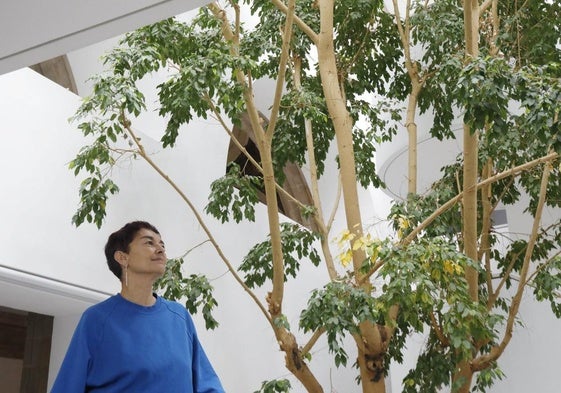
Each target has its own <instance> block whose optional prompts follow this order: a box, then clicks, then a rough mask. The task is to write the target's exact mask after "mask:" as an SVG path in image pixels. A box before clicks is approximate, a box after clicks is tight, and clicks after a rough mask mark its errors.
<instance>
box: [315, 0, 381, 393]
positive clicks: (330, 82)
mask: <svg viewBox="0 0 561 393" xmlns="http://www.w3.org/2000/svg"><path fill="white" fill-rule="evenodd" d="M318 3H319V10H320V33H319V35H318V45H317V51H318V64H319V70H320V76H321V81H322V86H323V92H324V95H325V100H326V104H327V108H328V111H329V114H330V116H331V120H332V121H333V127H334V128H335V138H336V141H337V147H338V152H339V165H340V171H341V184H342V189H343V202H344V206H345V215H346V218H347V227H348V229H349V231H350V232H351V233H353V234H354V235H355V238H361V237H362V236H363V231H362V218H361V215H360V207H359V200H358V191H357V180H356V169H355V159H354V148H353V138H352V127H353V123H352V120H351V117H350V116H349V113H348V111H347V106H346V103H345V97H344V95H343V92H342V89H341V86H340V85H339V79H338V72H337V71H338V70H337V63H336V59H335V51H334V46H333V7H334V2H333V0H319V2H318ZM365 259H366V254H365V252H364V251H363V250H361V249H358V250H354V251H353V267H354V271H355V277H356V279H357V281H360V275H361V273H360V266H361V265H362V263H363V262H364V260H365ZM363 289H364V290H365V291H370V289H371V288H370V284H369V283H368V282H366V283H365V284H364V285H363ZM360 333H361V337H360V338H358V339H357V346H358V349H359V351H358V353H359V355H358V356H359V359H358V364H359V368H360V374H361V378H362V380H361V382H362V391H363V393H385V381H384V377H383V374H382V375H380V374H379V372H378V371H377V369H378V368H377V367H376V366H373V361H374V359H378V358H379V357H380V356H381V355H380V352H379V351H376V349H377V348H382V347H383V343H382V342H381V340H380V334H379V332H378V327H377V326H376V325H373V324H371V323H363V324H361V326H360ZM360 341H362V343H361V342H360ZM382 358H383V356H382Z"/></svg>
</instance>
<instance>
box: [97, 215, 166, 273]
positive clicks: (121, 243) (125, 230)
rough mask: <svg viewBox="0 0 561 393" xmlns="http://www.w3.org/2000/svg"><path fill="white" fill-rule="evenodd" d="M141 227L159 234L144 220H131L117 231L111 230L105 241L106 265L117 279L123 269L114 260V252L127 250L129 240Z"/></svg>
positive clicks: (130, 240)
mask: <svg viewBox="0 0 561 393" xmlns="http://www.w3.org/2000/svg"><path fill="white" fill-rule="evenodd" d="M141 229H149V230H151V231H152V232H155V233H157V234H158V235H159V234H160V232H158V230H157V229H156V227H155V226H154V225H152V224H150V223H148V222H146V221H132V222H129V223H128V224H125V226H123V227H122V228H121V229H119V230H118V231H116V232H113V233H112V234H111V235H109V238H108V239H107V243H106V244H105V258H107V266H109V270H111V271H112V272H113V274H114V275H115V276H117V278H118V279H119V280H120V279H121V275H122V273H123V269H122V268H121V265H120V264H119V262H117V261H116V260H115V252H116V251H123V252H129V246H130V244H131V242H132V241H133V239H134V237H135V236H136V234H137V232H138V231H140V230H141Z"/></svg>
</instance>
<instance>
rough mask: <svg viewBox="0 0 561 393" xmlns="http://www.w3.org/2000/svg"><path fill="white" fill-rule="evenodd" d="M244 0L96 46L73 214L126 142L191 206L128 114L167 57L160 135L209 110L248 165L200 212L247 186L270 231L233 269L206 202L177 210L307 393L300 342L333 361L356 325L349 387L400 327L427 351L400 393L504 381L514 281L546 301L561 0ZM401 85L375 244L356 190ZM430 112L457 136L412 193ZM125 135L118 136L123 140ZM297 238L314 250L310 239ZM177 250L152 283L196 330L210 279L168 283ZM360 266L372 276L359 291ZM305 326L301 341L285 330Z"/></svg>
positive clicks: (380, 372)
mask: <svg viewBox="0 0 561 393" xmlns="http://www.w3.org/2000/svg"><path fill="white" fill-rule="evenodd" d="M247 4H248V6H249V8H250V9H251V11H252V12H253V13H254V15H256V17H257V18H258V19H259V23H258V24H257V25H256V26H255V27H254V28H247V29H246V27H245V26H244V25H243V24H242V23H241V17H240V6H241V5H242V2H238V1H230V2H229V3H228V8H227V9H223V8H221V6H220V5H219V4H218V3H212V4H210V5H209V6H207V7H206V8H202V9H201V10H200V13H199V15H198V16H197V17H196V18H195V19H194V20H193V21H192V22H191V23H189V24H185V23H180V22H178V21H177V20H174V19H170V20H165V21H162V22H160V23H157V24H154V25H151V26H146V27H144V28H142V29H139V30H138V31H135V32H132V33H130V34H127V35H126V37H125V38H124V39H123V42H122V46H120V47H119V48H116V49H115V50H113V51H112V52H110V53H109V54H108V55H107V57H106V58H105V63H106V65H107V66H108V68H109V72H108V73H106V74H102V75H99V76H97V78H96V80H95V85H94V93H93V95H92V96H91V97H89V98H87V99H85V100H84V102H83V104H82V106H81V108H80V109H79V111H78V112H77V114H76V116H75V121H78V122H79V128H80V129H81V130H82V131H83V133H84V134H85V135H91V136H93V142H92V143H91V144H89V145H87V146H85V147H84V148H83V149H82V151H81V152H80V153H79V154H78V155H77V157H76V159H74V160H73V161H72V163H71V165H70V166H71V168H72V169H73V170H74V171H75V173H76V174H79V173H80V172H82V171H86V173H87V174H88V175H87V177H86V179H85V180H84V182H83V184H82V187H81V190H80V195H81V206H80V207H79V209H78V211H77V213H76V215H75V216H74V218H73V221H74V222H75V223H76V224H77V225H80V224H82V223H83V222H84V221H89V222H95V224H97V225H98V226H99V225H101V223H102V221H103V218H104V215H105V205H106V202H107V198H108V196H109V194H112V193H115V192H117V191H118V187H117V185H116V184H114V183H113V182H112V180H111V179H110V177H109V176H108V174H109V173H110V172H109V171H107V170H106V169H107V168H108V167H111V166H112V165H114V164H115V162H116V160H117V159H119V158H120V157H122V156H123V155H131V154H132V155H135V156H137V157H140V158H142V159H144V160H146V161H147V162H148V163H149V164H150V165H152V167H153V168H154V169H155V170H156V171H158V172H159V173H160V174H161V175H162V176H163V177H164V178H165V179H166V180H168V181H169V183H170V185H171V186H172V187H173V188H174V189H175V190H176V191H177V192H178V193H179V194H180V195H181V196H182V197H183V199H184V200H185V202H186V203H187V204H189V205H190V207H191V208H193V209H194V207H193V206H192V204H191V203H190V201H189V199H188V198H187V197H186V196H185V194H184V193H183V192H182V191H181V190H180V189H179V188H178V187H177V186H176V185H175V183H173V181H172V180H171V179H169V178H168V177H167V176H166V174H165V173H163V172H162V171H161V169H160V168H159V167H158V166H157V164H156V163H155V162H154V161H153V160H152V158H151V157H150V156H149V155H148V154H146V152H145V150H144V148H143V146H142V143H141V141H140V140H139V138H138V137H137V135H136V134H135V132H134V129H133V127H132V122H133V121H134V117H135V116H138V115H139V114H140V113H141V111H142V110H144V109H145V108H146V106H145V103H144V97H143V95H142V93H141V92H140V91H139V89H138V87H137V82H138V81H139V80H140V79H142V78H144V77H146V76H149V75H150V73H152V72H154V71H156V70H159V69H161V68H163V67H169V68H171V69H173V70H174V72H171V73H170V76H169V79H168V80H167V81H165V82H163V83H162V84H161V85H159V86H158V91H159V102H160V115H162V116H166V117H167V118H168V119H169V121H168V123H167V128H166V130H165V134H164V136H163V138H162V144H163V146H164V147H170V148H172V147H173V146H174V144H175V143H176V138H177V137H178V134H179V132H180V127H181V125H183V124H185V123H189V121H191V120H192V119H193V117H194V116H199V117H203V118H206V117H207V116H209V115H212V116H214V117H215V118H216V119H218V121H219V122H220V123H221V124H223V125H224V128H225V129H226V131H227V132H228V133H229V134H230V136H231V137H232V138H233V142H234V143H236V144H237V146H238V148H239V150H240V151H242V152H243V153H244V154H246V155H247V160H248V161H249V162H251V163H252V165H253V167H254V168H256V169H257V170H258V172H259V174H258V175H257V176H256V175H253V174H249V173H246V172H244V171H243V169H242V168H240V167H239V166H237V165H236V164H235V163H232V164H231V165H230V166H229V170H228V173H226V175H225V176H224V177H222V178H220V179H217V180H216V181H215V182H214V183H213V187H212V190H211V195H210V197H209V204H208V205H207V207H206V213H207V214H209V215H212V216H214V217H216V218H218V219H220V220H222V221H223V222H224V221H227V220H234V221H236V222H239V221H241V220H250V221H251V220H253V219H254V209H253V206H254V205H255V203H258V201H259V197H258V193H259V192H262V193H264V195H265V202H266V206H267V212H268V222H269V236H268V239H267V240H265V241H264V242H263V243H260V244H257V245H256V246H255V247H253V248H252V249H251V250H250V252H249V254H248V255H247V256H246V258H245V259H244V261H243V262H242V263H241V264H238V265H237V266H236V264H235V263H232V262H231V261H230V260H229V259H228V257H227V256H226V255H224V253H223V252H222V250H221V249H220V245H219V244H218V243H217V242H216V241H215V239H214V237H213V236H212V233H210V231H209V229H208V227H207V226H206V225H205V218H204V215H202V214H200V213H199V212H196V210H194V211H195V214H196V216H197V218H198V220H199V221H200V224H201V226H202V228H203V230H204V231H206V232H207V235H208V237H209V240H210V241H211V243H212V244H213V245H214V247H215V249H216V251H217V252H218V254H219V255H220V257H221V258H222V260H223V261H224V263H225V264H226V265H227V266H228V269H229V271H230V273H231V274H232V275H233V276H234V277H235V279H236V280H237V281H238V282H239V284H240V286H241V287H242V288H243V289H244V290H245V291H246V292H247V293H248V294H249V295H250V296H251V297H252V298H253V300H254V301H255V303H256V305H257V306H258V307H259V308H260V310H261V311H262V314H263V316H264V318H266V319H267V321H268V322H269V324H270V326H271V329H272V332H273V333H274V335H275V337H276V339H277V341H278V342H279V344H280V347H281V349H282V351H283V352H284V353H285V361H286V367H287V368H288V370H290V372H291V373H292V374H293V375H294V376H295V377H296V378H297V379H298V380H299V382H300V383H301V384H302V385H303V386H304V387H305V389H306V390H307V391H308V392H323V387H322V384H321V381H319V380H317V378H316V377H315V376H314V374H313V373H312V371H311V370H310V369H309V367H308V363H309V362H310V361H313V359H310V349H311V348H312V347H313V345H314V343H315V342H316V340H317V339H318V337H320V336H322V335H325V336H326V339H327V342H328V344H329V349H330V351H331V353H332V354H333V356H334V359H335V363H336V364H337V365H346V363H347V361H348V354H347V351H346V349H345V348H344V346H343V345H342V338H343V337H344V336H346V335H349V336H351V337H352V338H353V339H354V342H355V344H356V349H357V352H358V358H357V362H356V364H357V367H358V370H359V376H360V384H361V386H362V391H363V392H365V393H367V392H368V393H370V392H385V380H384V375H385V373H386V372H387V368H388V364H389V361H390V360H392V359H393V360H397V361H400V360H401V359H402V355H403V351H404V345H405V342H406V339H407V336H408V335H409V334H410V333H412V332H425V334H426V335H427V344H426V348H425V350H424V352H423V354H422V355H421V356H419V359H418V361H417V364H416V367H415V368H414V369H412V370H411V372H410V373H409V375H408V376H407V377H406V379H405V380H404V391H406V392H414V391H419V390H421V391H423V392H436V391H438V390H439V389H441V388H442V387H444V386H448V385H451V386H452V390H453V391H458V392H467V391H470V390H471V389H472V388H473V389H478V390H481V391H484V390H485V389H486V388H487V387H489V386H490V385H491V384H492V383H493V382H494V381H495V379H496V378H497V377H499V378H500V377H501V376H502V373H501V371H500V368H499V366H498V360H499V358H500V356H501V354H502V353H503V352H504V350H505V348H506V346H507V345H508V343H509V342H510V339H511V337H512V332H513V327H514V324H515V322H516V317H517V314H518V310H519V306H520V302H521V299H522V294H523V293H524V291H525V290H526V289H528V288H531V290H532V291H533V293H534V295H535V297H536V299H538V300H547V301H550V302H551V306H552V310H553V312H554V313H555V314H556V315H557V316H560V315H561V306H560V305H559V302H558V299H559V298H558V297H557V296H556V291H557V290H558V289H559V288H560V286H561V275H560V273H559V268H560V267H561V258H560V257H559V254H558V247H557V245H558V244H559V240H561V231H560V225H559V224H560V222H559V221H556V222H555V223H553V224H552V225H550V226H547V227H545V226H542V225H541V214H542V211H543V209H544V206H546V205H547V206H552V207H559V203H560V201H561V198H560V194H559V193H560V192H561V191H560V190H561V188H560V187H559V185H560V184H559V183H560V181H561V177H560V173H559V172H560V170H559V166H558V164H557V162H558V153H559V148H560V142H561V137H560V135H559V131H560V123H559V119H558V116H559V110H560V108H561V100H560V97H561V83H560V79H559V77H560V65H559V64H560V63H559V60H560V59H559V57H560V51H559V49H558V45H559V42H560V26H559V25H560V23H561V17H560V16H561V15H560V14H561V7H560V5H559V4H556V3H548V2H544V3H539V4H538V2H525V3H523V4H520V5H518V4H517V3H515V4H514V5H513V4H510V3H509V4H499V2H498V1H496V0H486V1H485V2H483V3H482V4H480V3H479V2H478V1H477V0H470V1H465V2H464V4H463V5H462V2H459V1H456V0H438V1H434V2H432V3H422V2H419V3H410V2H409V1H407V2H406V3H405V4H402V3H398V2H397V1H394V3H393V4H394V10H393V12H388V11H387V10H385V9H384V4H383V2H382V1H365V0H353V1H346V2H344V3H343V2H334V1H333V0H318V1H316V2H296V1H294V0H290V1H287V2H286V3H285V2H282V1H280V0H272V1H263V0H255V1H247ZM400 4H401V5H403V6H404V8H405V14H404V15H403V16H402V15H401V13H400V12H399V8H398V6H399V5H400ZM538 20H547V21H548V22H549V23H536V21H538ZM480 26H482V27H480ZM538 48H539V50H538ZM313 53H316V54H317V58H314V56H313ZM414 53H419V57H418V58H414V56H413V54H414ZM265 77H269V78H273V79H274V80H276V90H275V98H274V102H273V103H272V110H271V115H270V118H269V119H265V118H264V117H263V116H262V115H261V114H260V113H259V111H258V110H257V108H256V105H255V102H254V98H253V92H252V86H253V81H254V80H257V79H260V78H265ZM372 97H376V99H373V98H372ZM407 97H409V98H407ZM406 99H407V111H406V128H407V131H408V132H409V133H410V136H411V138H410V141H411V142H410V143H411V145H410V149H411V152H412V154H410V160H411V162H410V168H412V169H411V170H410V172H409V178H410V185H409V193H410V194H409V196H408V197H407V199H406V200H404V201H396V203H395V204H394V206H393V207H392V211H391V214H390V217H389V218H390V219H391V220H392V222H393V226H394V229H395V230H396V235H395V236H394V237H391V238H387V239H374V238H372V237H371V236H370V235H369V234H368V233H366V232H367V231H366V230H365V228H364V227H363V222H362V221H363V219H364V217H363V216H362V214H361V210H360V203H359V200H358V196H357V187H360V186H365V187H366V186H376V187H383V182H382V181H381V180H380V179H379V178H378V176H377V175H376V171H375V166H374V154H375V151H376V149H377V148H379V146H383V143H384V142H386V141H389V140H391V138H392V136H393V135H395V133H396V132H400V131H401V130H400V127H399V119H400V115H399V113H400V106H399V105H400V104H399V103H400V102H404V101H405V100H406ZM393 103H396V104H395V105H392V104H393ZM429 110H430V111H432V112H433V113H434V124H433V127H432V128H431V130H429V132H430V134H431V135H433V136H434V137H436V138H438V139H441V140H442V139H450V138H454V137H455V136H454V133H453V132H452V129H451V123H452V120H453V119H454V118H455V117H458V116H463V121H464V132H463V141H464V148H463V149H464V150H463V153H462V154H461V155H460V156H459V157H458V160H457V162H455V163H451V164H450V165H449V166H447V167H445V168H443V171H442V177H441V178H440V179H438V180H437V181H436V182H435V183H434V184H433V186H432V187H431V188H430V190H428V191H427V192H426V193H424V194H418V190H417V186H416V178H417V173H416V169H415V168H416V160H417V157H416V153H415V151H416V150H415V148H416V136H415V135H416V132H417V125H416V124H415V114H416V112H417V111H420V112H426V111H429ZM243 118H246V119H248V120H249V124H250V125H251V132H252V134H253V137H254V138H255V142H256V143H255V145H256V147H257V150H258V157H255V156H253V155H251V154H250V153H249V152H248V151H247V150H246V149H245V148H244V146H243V145H242V144H241V143H240V142H239V141H238V140H237V139H236V138H235V135H234V133H232V131H231V130H230V129H229V126H228V124H229V123H230V122H233V124H234V125H238V126H240V125H241V124H242V119H243ZM359 120H361V121H360V122H359ZM359 124H367V126H366V127H364V129H361V128H360V127H359ZM124 139H127V140H129V141H131V146H132V147H130V148H128V147H127V148H123V146H128V145H127V144H125V145H123V144H122V141H123V140H124ZM331 144H333V145H335V146H336V148H337V154H338V155H337V165H338V167H339V173H340V187H341V190H342V195H343V202H342V203H343V207H344V212H345V217H346V220H347V227H348V230H347V231H345V232H344V233H342V234H339V239H340V242H339V244H340V247H341V249H340V250H338V253H339V254H338V255H339V256H338V258H339V261H340V262H341V264H342V265H343V266H344V267H345V268H344V269H341V268H339V267H338V266H337V265H336V263H335V260H336V259H337V258H334V256H333V255H332V253H333V251H332V250H331V249H330V246H329V244H328V240H329V238H330V237H333V236H334V234H332V233H330V226H331V224H330V221H329V219H326V218H325V216H324V213H323V211H322V207H321V197H322V196H321V195H320V194H319V189H318V187H317V179H318V177H319V176H321V175H322V173H323V171H324V168H325V166H326V165H327V163H326V159H327V158H326V157H327V149H328V148H329V146H330V145H331ZM289 163H293V164H299V165H302V164H304V163H307V164H308V166H309V168H310V179H311V180H310V182H311V183H310V188H311V194H312V204H311V205H305V204H302V202H301V201H299V200H297V199H296V198H294V197H292V198H291V196H290V195H286V190H284V189H283V182H284V180H285V176H284V173H283V168H284V167H285V166H286V165H287V164H289ZM280 194H282V195H284V196H286V197H288V198H291V200H292V202H293V203H295V204H297V205H298V206H300V208H301V210H302V212H303V214H304V215H306V216H308V217H311V218H312V219H313V221H314V224H315V225H314V230H313V231H311V230H309V229H306V228H304V227H302V226H299V225H288V224H286V223H281V221H280V220H279V210H278V201H277V198H278V195H280ZM523 197H527V200H528V201H529V202H528V204H527V207H526V213H527V214H528V215H530V216H531V217H532V218H533V226H532V230H531V233H530V236H529V237H528V238H512V239H509V240H510V242H509V243H508V245H507V246H505V247H504V249H503V248H502V247H503V246H501V245H500V242H499V240H500V237H501V236H503V235H502V234H500V233H498V232H496V231H495V230H494V228H493V215H492V213H493V211H494V209H496V207H497V206H498V205H499V204H503V205H509V204H513V203H515V202H519V201H521V200H522V199H524V198H523ZM314 241H316V242H318V243H319V245H320V247H319V248H320V249H321V251H320V250H319V249H318V250H316V249H315V248H313V247H310V245H311V244H316V243H314ZM320 254H321V256H320ZM306 258H308V259H310V260H311V261H312V262H313V263H315V264H319V263H324V264H325V266H326V269H327V271H328V274H329V277H330V281H329V282H327V283H326V284H325V286H324V287H322V288H318V289H317V290H315V291H314V292H313V293H312V296H311V297H310V299H309V303H308V308H307V309H306V310H304V311H303V312H302V315H301V319H300V326H299V329H294V328H293V327H290V326H289V325H288V324H287V323H286V317H285V316H284V315H285V314H284V311H283V296H284V286H285V281H286V280H287V279H289V278H292V279H298V269H299V265H300V263H301V261H302V260H303V259H306ZM181 263H182V261H181V259H178V260H174V261H172V262H171V263H170V269H169V273H168V274H167V275H166V276H165V277H164V279H163V280H162V282H161V285H162V287H163V288H165V290H166V293H167V295H168V296H171V297H174V298H185V297H187V299H188V302H187V305H188V307H189V308H190V310H191V311H193V312H194V311H196V310H198V309H201V310H202V312H203V315H204V317H205V320H206V322H207V326H208V327H214V326H216V321H215V320H214V318H213V316H212V313H211V311H212V309H213V307H214V305H215V301H214V298H213V297H212V293H211V289H210V286H209V285H208V281H206V280H205V278H204V277H195V276H191V277H189V278H183V276H182V273H181ZM242 275H243V277H242ZM375 278H378V279H381V280H382V282H383V283H384V284H383V285H381V287H378V288H375V286H374V284H373V283H374V282H375V281H374V279H375ZM376 282H379V280H378V281H376ZM259 286H267V287H269V288H271V290H270V292H269V295H268V296H267V299H266V304H264V303H262V300H261V299H259V298H258V297H257V296H256V295H255V294H254V292H253V290H254V289H255V288H256V287H259ZM193 288H195V289H196V290H192V289H193ZM506 289H510V291H505V290H506ZM197 294H200V296H196V295H197ZM305 335H311V336H310V337H309V340H308V343H307V344H304V345H302V344H301V343H300V342H299V341H300V340H302V337H304V336H305ZM474 377H475V379H474ZM288 389H289V384H288V383H287V381H267V382H264V383H263V386H262V388H261V391H267V392H268V391H288Z"/></svg>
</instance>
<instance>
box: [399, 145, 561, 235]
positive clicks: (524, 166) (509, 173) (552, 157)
mask: <svg viewBox="0 0 561 393" xmlns="http://www.w3.org/2000/svg"><path fill="white" fill-rule="evenodd" d="M558 157H559V154H558V153H556V152H552V153H549V154H547V155H545V156H543V157H540V158H537V159H535V160H532V161H530V162H526V163H524V164H522V165H518V166H516V167H514V168H511V169H508V170H506V171H503V172H500V173H498V174H496V175H495V176H491V177H490V178H488V179H485V180H483V181H481V182H480V183H478V184H476V185H475V187H476V189H478V188H480V187H482V186H484V185H486V184H490V183H495V182H497V181H499V180H502V179H504V178H506V177H509V176H514V175H516V174H518V173H520V172H523V171H525V170H528V169H530V168H532V167H535V166H536V165H539V164H543V163H547V162H550V161H553V160H555V159H557V158H558ZM465 192H466V190H464V191H461V192H460V193H458V195H456V196H455V197H453V198H451V199H450V200H448V201H447V202H446V203H444V204H443V205H442V206H440V207H439V208H438V209H437V210H435V211H434V212H433V213H432V214H431V215H430V216H428V217H427V218H426V219H425V220H424V221H423V222H422V223H420V224H419V225H418V226H417V227H416V228H415V229H414V230H413V231H411V233H410V234H409V235H407V237H405V238H404V239H403V240H402V241H401V244H402V245H407V244H409V243H411V242H412V241H413V239H415V237H416V236H417V235H418V234H419V233H420V232H421V231H422V230H423V229H425V228H426V227H427V226H428V225H429V224H430V223H432V222H433V221H434V220H435V219H436V218H437V217H439V216H440V215H441V214H442V213H444V212H445V211H446V210H448V209H450V208H451V207H452V206H454V205H455V204H456V203H458V202H459V201H460V200H461V199H462V197H463V195H464V193H465Z"/></svg>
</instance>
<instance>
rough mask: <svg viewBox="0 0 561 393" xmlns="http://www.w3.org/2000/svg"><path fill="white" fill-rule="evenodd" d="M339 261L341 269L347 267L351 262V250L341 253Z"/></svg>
mask: <svg viewBox="0 0 561 393" xmlns="http://www.w3.org/2000/svg"><path fill="white" fill-rule="evenodd" d="M339 260H340V261H341V265H343V267H347V266H348V265H349V264H350V263H351V262H352V260H353V252H352V251H351V250H347V251H343V252H342V253H341V254H339Z"/></svg>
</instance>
